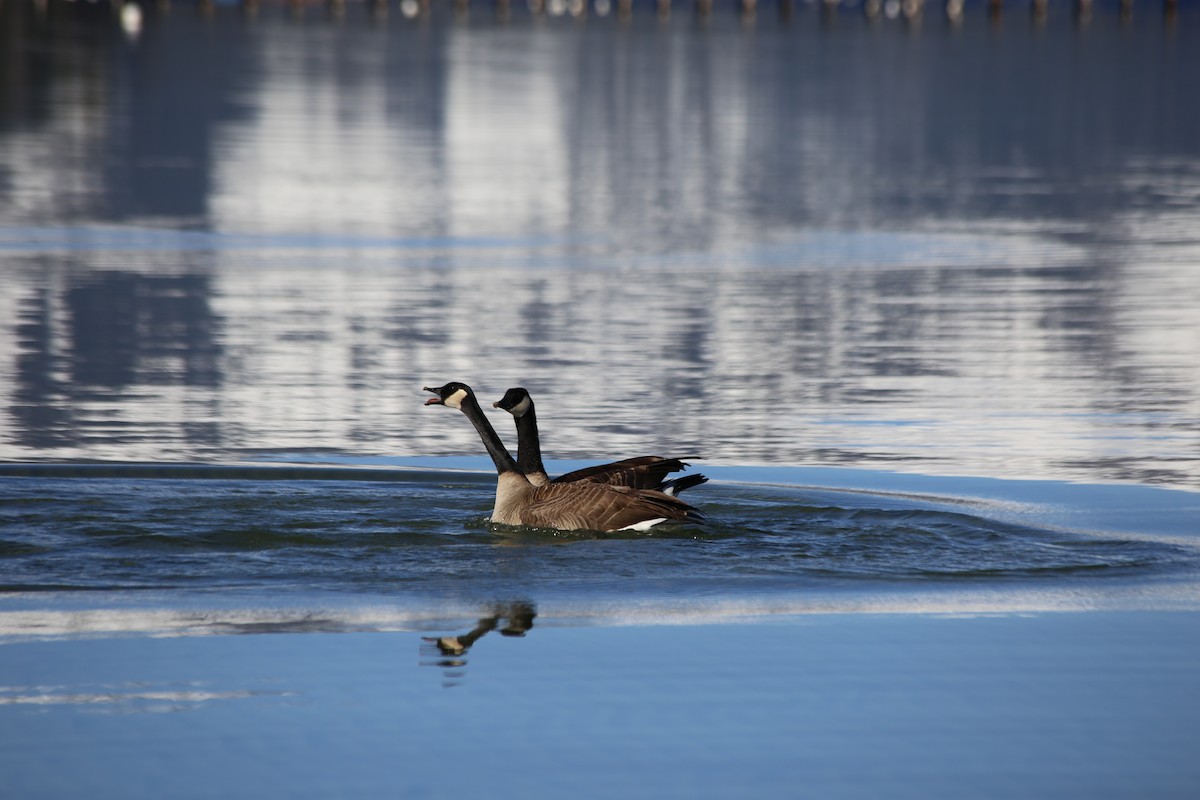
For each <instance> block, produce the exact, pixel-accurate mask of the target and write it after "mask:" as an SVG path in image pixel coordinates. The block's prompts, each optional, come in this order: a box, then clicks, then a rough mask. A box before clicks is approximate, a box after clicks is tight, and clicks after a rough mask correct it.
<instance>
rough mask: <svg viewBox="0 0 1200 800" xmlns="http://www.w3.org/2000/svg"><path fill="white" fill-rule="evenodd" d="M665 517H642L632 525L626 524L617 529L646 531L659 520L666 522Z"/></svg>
mask: <svg viewBox="0 0 1200 800" xmlns="http://www.w3.org/2000/svg"><path fill="white" fill-rule="evenodd" d="M666 521H667V518H666V517H657V518H655V519H644V520H642V521H641V522H635V523H633V524H632V525H626V526H625V527H624V528H617V530H619V531H648V530H650V529H651V528H653V527H654V526H655V525H657V524H658V523H660V522H666Z"/></svg>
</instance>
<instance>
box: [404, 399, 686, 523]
mask: <svg viewBox="0 0 1200 800" xmlns="http://www.w3.org/2000/svg"><path fill="white" fill-rule="evenodd" d="M425 391H427V392H433V393H434V395H435V396H434V397H431V398H430V399H429V400H427V401H425V405H427V406H431V405H443V406H447V407H449V408H455V409H458V410H459V411H462V412H463V414H465V415H466V417H467V419H469V420H470V421H471V424H472V425H474V426H475V430H476V431H477V432H478V433H479V437H480V438H481V439H482V440H483V446H484V447H485V448H486V449H487V451H488V455H489V456H491V458H492V463H493V464H494V465H495V467H496V472H497V474H498V476H497V480H496V502H495V505H494V507H493V508H492V516H491V520H492V522H496V523H499V524H501V525H527V526H530V527H535V528H555V529H558V530H568V531H569V530H592V531H619V530H635V531H645V530H649V529H650V528H652V527H654V526H655V525H660V524H662V523H667V522H701V521H703V519H704V518H703V516H702V515H701V514H700V512H699V511H697V510H696V509H695V508H693V507H692V506H690V505H688V504H687V503H685V502H683V501H682V500H680V499H679V498H677V497H674V496H672V495H669V494H667V493H665V492H660V491H656V490H653V489H635V488H633V487H630V486H614V485H612V484H607V483H595V482H592V481H573V482H570V483H544V484H542V485H540V486H535V485H534V484H533V483H532V482H530V480H529V478H528V477H526V475H525V474H524V473H523V472H522V471H521V470H520V469H519V468H518V466H517V462H516V461H514V460H513V457H512V456H511V455H510V454H509V452H508V450H506V449H505V447H504V443H503V442H501V441H500V437H499V436H497V435H496V430H495V429H494V428H493V427H492V424H491V423H490V422H488V420H487V417H486V416H484V413H483V409H482V408H480V406H479V401H478V400H477V399H476V397H475V393H474V392H473V391H472V390H471V387H469V386H467V385H466V384H465V383H459V382H457V381H454V382H451V383H447V384H446V385H445V386H439V387H436V388H430V387H425Z"/></svg>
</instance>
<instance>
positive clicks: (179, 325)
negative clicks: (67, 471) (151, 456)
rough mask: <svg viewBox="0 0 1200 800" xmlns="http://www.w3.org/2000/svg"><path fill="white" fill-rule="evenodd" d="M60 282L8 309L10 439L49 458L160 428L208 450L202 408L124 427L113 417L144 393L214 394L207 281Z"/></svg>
mask: <svg viewBox="0 0 1200 800" xmlns="http://www.w3.org/2000/svg"><path fill="white" fill-rule="evenodd" d="M64 283H65V285H63V284H58V283H55V284H53V288H49V287H47V288H44V289H42V290H41V291H40V292H38V293H36V294H31V295H25V296H23V297H22V298H21V299H20V300H19V301H18V306H17V313H18V315H19V317H18V319H19V325H18V340H17V343H16V344H17V352H16V355H15V367H16V369H15V376H14V377H15V384H16V386H15V390H14V393H13V397H12V399H11V401H10V408H11V412H12V414H13V416H14V417H15V418H16V419H18V420H20V424H19V425H18V426H17V430H16V431H15V438H16V439H17V440H19V441H21V442H22V443H23V444H24V445H25V446H28V447H36V448H41V449H54V448H59V447H70V446H77V445H80V444H82V443H84V442H86V440H87V439H88V438H89V437H90V435H91V433H92V432H93V431H97V432H98V431H100V430H107V429H111V428H113V427H117V428H121V427H124V428H126V430H127V434H126V435H127V436H129V437H131V438H137V437H138V436H153V435H154V434H153V433H152V431H153V430H154V429H156V428H158V427H160V426H165V427H168V428H176V427H178V432H174V431H173V432H172V433H171V434H169V435H170V436H171V437H172V438H173V437H174V436H178V435H182V436H184V437H185V438H187V439H188V440H190V441H193V442H195V443H204V444H210V445H211V444H215V443H216V441H217V440H218V439H219V436H218V428H217V426H215V424H214V422H213V420H212V419H211V409H210V408H208V406H207V403H206V402H202V403H200V404H199V405H195V406H192V407H191V408H192V412H193V413H189V412H188V410H187V409H186V408H178V407H176V408H175V409H173V410H172V411H171V412H169V413H166V409H165V408H163V407H161V406H160V407H159V408H158V409H155V410H154V411H155V413H147V409H145V408H141V409H138V410H136V411H134V412H133V413H134V415H135V416H134V418H132V419H128V418H123V413H122V408H121V407H122V405H123V404H124V401H125V400H126V398H128V397H131V396H140V395H144V394H145V393H146V389H147V387H156V391H158V392H161V393H162V394H163V395H168V396H169V395H170V394H171V392H172V390H171V388H170V387H176V389H177V390H178V391H179V392H182V393H187V392H189V391H191V390H193V389H199V390H200V391H201V393H202V394H204V395H205V396H206V397H207V396H209V391H210V390H214V389H217V388H218V387H219V386H220V383H221V360H220V359H221V352H222V350H221V345H220V336H221V334H220V328H221V323H220V320H219V319H218V318H217V317H216V315H214V314H213V311H212V308H211V306H210V304H209V295H210V292H211V288H210V286H209V278H208V276H206V275H196V274H181V275H145V274H137V273H128V272H99V273H90V272H82V273H77V274H76V275H74V276H72V277H70V278H68V279H67V280H66V281H65V282H64ZM163 399H164V400H165V399H166V397H164V398H163ZM178 399H180V398H177V400H178ZM141 402H144V401H141ZM139 405H140V402H139Z"/></svg>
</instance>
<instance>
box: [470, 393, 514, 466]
mask: <svg viewBox="0 0 1200 800" xmlns="http://www.w3.org/2000/svg"><path fill="white" fill-rule="evenodd" d="M461 408H462V412H463V413H464V414H466V415H467V419H469V420H471V424H472V425H474V426H475V430H477V431H479V438H480V439H483V446H484V447H486V448H487V451H488V455H489V456H491V457H492V463H493V464H495V465H496V472H498V473H500V474H504V473H505V472H517V471H518V470H517V462H515V461H513V457H512V456H511V455H509V454H508V450H506V449H505V447H504V442H502V441H500V437H499V436H498V435H497V434H496V429H495V428H493V427H492V423H490V422H488V420H487V417H485V416H484V414H483V409H482V408H480V407H479V401H478V400H476V399H475V396H474V395H467V397H466V398H464V399H463V401H462V403H461Z"/></svg>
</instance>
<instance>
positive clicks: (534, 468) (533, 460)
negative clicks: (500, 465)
mask: <svg viewBox="0 0 1200 800" xmlns="http://www.w3.org/2000/svg"><path fill="white" fill-rule="evenodd" d="M515 419H516V421H517V468H518V469H520V470H521V472H524V473H525V474H526V475H532V474H534V473H537V472H545V471H546V468H545V467H544V466H542V444H541V442H540V441H539V437H538V425H537V413H536V412H535V411H534V410H533V400H530V401H529V408H528V410H526V412H525V413H524V414H522V415H521V416H519V417H516V418H515Z"/></svg>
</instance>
